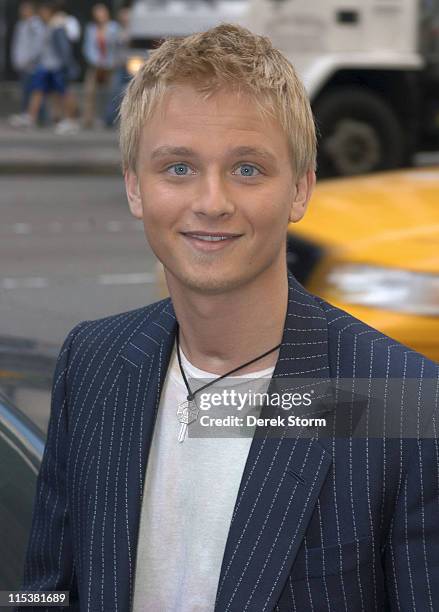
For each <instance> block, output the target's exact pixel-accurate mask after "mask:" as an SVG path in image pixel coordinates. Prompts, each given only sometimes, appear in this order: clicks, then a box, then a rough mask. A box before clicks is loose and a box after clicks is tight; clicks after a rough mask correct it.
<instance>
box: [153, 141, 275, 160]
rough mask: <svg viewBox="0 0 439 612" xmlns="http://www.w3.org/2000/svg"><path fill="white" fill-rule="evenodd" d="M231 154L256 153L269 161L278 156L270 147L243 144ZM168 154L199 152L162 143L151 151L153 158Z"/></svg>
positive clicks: (194, 154) (232, 150)
mask: <svg viewBox="0 0 439 612" xmlns="http://www.w3.org/2000/svg"><path fill="white" fill-rule="evenodd" d="M228 154H229V155H235V156H246V155H255V156H257V157H262V158H263V159H266V160H267V161H269V162H272V163H275V162H276V157H275V156H274V155H273V153H270V151H268V149H264V148H262V147H249V146H241V147H235V148H234V149H230V150H229V151H228ZM168 156H183V157H192V158H194V157H197V154H196V153H195V151H194V150H193V149H190V148H188V147H172V146H168V145H162V146H161V147H157V149H154V151H153V152H152V153H151V159H160V158H161V157H168Z"/></svg>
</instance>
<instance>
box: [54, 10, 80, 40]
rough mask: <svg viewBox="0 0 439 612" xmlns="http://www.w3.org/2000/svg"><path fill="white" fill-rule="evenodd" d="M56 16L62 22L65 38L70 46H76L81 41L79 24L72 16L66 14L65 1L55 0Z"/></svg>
mask: <svg viewBox="0 0 439 612" xmlns="http://www.w3.org/2000/svg"><path fill="white" fill-rule="evenodd" d="M57 8H58V11H57V15H58V17H59V18H62V19H63V20H64V27H65V29H66V33H67V37H68V39H69V40H70V42H71V43H72V44H77V43H78V42H79V41H80V40H81V24H80V23H79V20H78V19H77V18H76V17H75V16H74V15H70V14H69V13H67V12H66V3H65V0H57Z"/></svg>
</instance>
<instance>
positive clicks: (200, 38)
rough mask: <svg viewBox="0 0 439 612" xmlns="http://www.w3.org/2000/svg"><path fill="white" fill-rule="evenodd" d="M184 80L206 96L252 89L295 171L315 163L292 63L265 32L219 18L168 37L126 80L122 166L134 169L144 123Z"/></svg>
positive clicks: (308, 115)
mask: <svg viewBox="0 0 439 612" xmlns="http://www.w3.org/2000/svg"><path fill="white" fill-rule="evenodd" d="M187 82H189V83H191V84H193V85H194V86H195V87H196V88H197V89H198V90H199V91H200V92H202V93H204V94H206V96H209V95H211V94H212V93H214V92H215V91H218V89H220V88H229V89H233V90H235V91H237V92H238V93H241V92H243V93H245V94H247V95H250V96H251V98H252V99H253V100H254V101H255V103H256V105H257V108H258V109H259V110H260V111H261V113H262V114H267V113H268V114H270V115H271V116H273V117H275V118H277V119H278V120H279V122H280V125H281V126H282V128H283V130H284V131H285V134H286V136H287V138H288V143H289V147H290V152H291V158H292V164H293V170H294V172H295V175H296V176H297V177H301V176H303V175H304V174H305V173H306V172H307V171H308V170H309V169H315V165H316V132H315V125H314V120H313V115H312V111H311V107H310V103H309V99H308V96H307V94H306V91H305V88H304V86H303V84H302V83H301V81H300V79H299V78H298V76H297V74H296V72H295V70H294V68H293V66H292V65H291V63H290V62H289V61H288V60H287V59H286V57H285V56H284V55H282V53H281V52H280V51H278V50H277V49H275V48H274V47H273V45H272V44H271V41H270V39H269V38H266V37H264V36H258V35H256V34H253V33H252V32H250V31H249V30H247V29H245V28H243V27H241V26H238V25H232V24H222V25H219V26H217V27H215V28H212V29H210V30H207V31H206V32H201V33H198V34H193V35H191V36H186V37H184V38H170V39H168V40H166V41H165V42H164V43H163V44H162V45H161V46H160V47H159V48H158V49H156V50H155V51H153V52H152V53H151V54H150V56H149V57H148V59H147V60H146V62H145V64H144V65H143V66H142V68H141V69H140V70H139V71H138V73H137V74H136V75H135V77H134V78H133V79H132V81H131V82H130V84H129V86H128V88H127V91H126V93H125V96H124V99H123V101H122V105H121V109H120V148H121V153H122V167H123V170H124V172H125V171H126V170H128V169H131V170H134V171H135V170H136V163H137V153H138V148H139V140H140V135H141V131H142V128H143V126H144V124H145V122H146V121H147V120H148V119H149V118H150V117H151V115H152V113H153V112H154V111H155V109H156V108H157V107H158V105H159V103H160V101H162V100H163V96H164V94H165V93H166V91H167V89H168V88H169V87H172V86H173V85H178V84H179V83H187Z"/></svg>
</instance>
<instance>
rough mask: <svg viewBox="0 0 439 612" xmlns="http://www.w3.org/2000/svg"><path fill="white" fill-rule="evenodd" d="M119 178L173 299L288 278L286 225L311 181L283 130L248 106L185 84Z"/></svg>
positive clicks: (298, 213) (299, 210)
mask: <svg viewBox="0 0 439 612" xmlns="http://www.w3.org/2000/svg"><path fill="white" fill-rule="evenodd" d="M125 180H126V187H127V195H128V201H129V204H130V209H131V212H132V214H133V215H134V216H135V217H136V218H137V219H142V220H143V224H144V228H145V234H146V237H147V239H148V242H149V244H150V246H151V248H152V250H153V251H154V253H155V255H156V256H157V257H158V259H159V260H160V261H161V262H162V263H163V265H164V268H165V273H166V277H167V281H168V285H169V289H170V292H171V294H172V291H173V289H175V290H177V289H178V290H182V291H195V292H198V293H202V294H219V293H225V292H228V291H233V290H236V289H237V288H239V287H244V286H245V285H246V284H247V283H252V282H258V279H259V281H260V282H263V279H264V278H267V275H270V274H273V273H278V274H286V257H285V241H286V232H287V226H288V222H289V218H290V217H291V219H292V220H294V221H298V220H299V219H300V218H301V217H302V216H303V214H304V212H305V210H306V206H307V203H308V200H309V197H310V195H311V192H312V189H313V186H314V181H315V175H314V172H312V171H310V172H308V173H307V174H306V175H305V176H304V177H300V178H297V177H295V176H294V174H293V171H292V164H291V158H290V154H289V149H288V144H287V138H286V136H285V134H284V132H283V130H282V128H281V126H280V124H279V123H278V121H277V120H275V119H271V118H270V119H264V120H263V119H261V116H260V114H259V113H258V112H257V110H256V109H255V105H254V103H252V101H251V100H249V99H248V98H246V97H241V98H239V97H237V95H236V94H235V93H233V92H227V91H222V92H218V93H216V94H215V95H213V96H211V97H210V98H209V99H207V100H204V99H203V98H202V96H201V95H200V94H199V93H198V92H197V91H196V90H195V89H194V88H193V87H192V86H191V85H183V84H182V85H177V86H175V87H174V88H172V89H171V90H169V91H168V92H167V94H166V97H165V100H164V103H163V104H162V105H161V106H160V111H156V112H155V113H154V114H153V116H152V117H151V119H150V120H148V122H147V123H146V125H145V126H144V128H143V132H142V136H141V139H140V144H139V151H138V163H137V169H136V172H134V171H128V172H127V173H126V176H125Z"/></svg>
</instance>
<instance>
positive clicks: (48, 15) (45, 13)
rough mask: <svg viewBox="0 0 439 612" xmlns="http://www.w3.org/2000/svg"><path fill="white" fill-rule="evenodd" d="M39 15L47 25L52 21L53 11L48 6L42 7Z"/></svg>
mask: <svg viewBox="0 0 439 612" xmlns="http://www.w3.org/2000/svg"><path fill="white" fill-rule="evenodd" d="M39 15H40V17H41V19H42V20H43V21H45V22H46V23H47V22H49V21H50V20H51V19H52V15H53V11H52V10H51V9H50V8H49V7H48V6H42V7H41V8H40V10H39Z"/></svg>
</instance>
